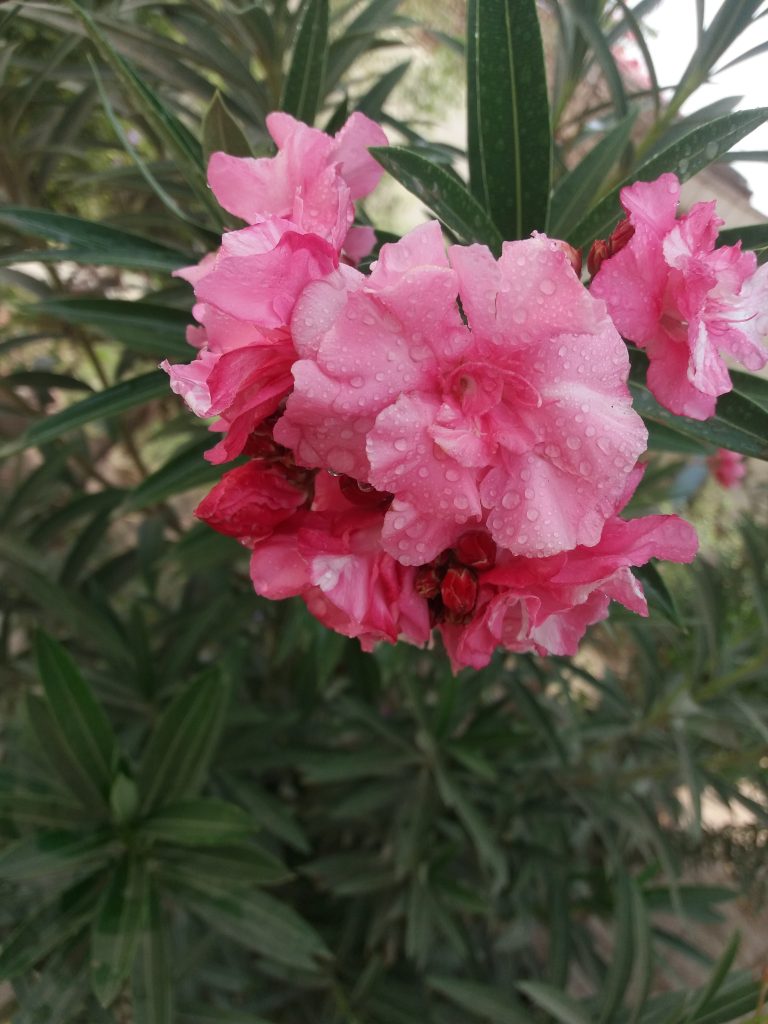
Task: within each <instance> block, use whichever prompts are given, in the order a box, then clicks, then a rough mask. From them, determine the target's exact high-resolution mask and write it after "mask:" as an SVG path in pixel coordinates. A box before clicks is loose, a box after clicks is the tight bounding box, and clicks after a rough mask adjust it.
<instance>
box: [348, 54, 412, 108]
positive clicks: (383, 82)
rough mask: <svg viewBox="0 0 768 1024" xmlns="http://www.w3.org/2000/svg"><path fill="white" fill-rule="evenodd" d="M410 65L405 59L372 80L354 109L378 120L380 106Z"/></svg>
mask: <svg viewBox="0 0 768 1024" xmlns="http://www.w3.org/2000/svg"><path fill="white" fill-rule="evenodd" d="M410 66H411V62H410V61H409V60H406V61H404V62H403V63H402V64H396V65H395V67H393V68H390V70H389V71H387V72H386V73H385V74H383V75H382V76H381V78H379V79H378V80H377V81H376V82H374V84H373V85H372V86H371V88H370V89H369V90H368V92H366V93H365V94H364V95H363V96H361V97H360V99H359V100H358V101H357V103H356V104H355V110H359V111H360V112H361V113H363V114H365V115H366V117H371V118H373V119H374V120H375V121H377V120H379V118H380V117H381V110H382V107H383V106H384V104H385V103H386V102H387V100H388V99H389V96H390V94H391V93H392V91H393V90H394V88H395V87H396V86H397V85H398V83H399V82H400V80H401V79H402V77H403V75H404V74H405V73H406V71H407V70H408V68H409V67H410Z"/></svg>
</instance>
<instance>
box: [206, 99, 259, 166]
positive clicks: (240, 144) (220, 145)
mask: <svg viewBox="0 0 768 1024" xmlns="http://www.w3.org/2000/svg"><path fill="white" fill-rule="evenodd" d="M219 152H220V153H229V155H230V156H253V150H252V149H251V144H250V142H249V141H248V139H247V137H246V134H245V132H244V131H243V129H242V128H241V126H240V123H239V121H237V119H236V118H235V116H234V115H233V114H232V113H231V112H230V110H229V108H228V107H227V105H226V103H225V102H224V98H223V96H222V95H221V93H220V92H219V90H218V89H217V90H216V92H215V93H214V94H213V99H212V100H211V102H210V104H209V106H208V109H207V110H206V112H205V114H204V116H203V156H204V158H205V162H206V164H207V163H208V161H209V160H210V158H211V153H219Z"/></svg>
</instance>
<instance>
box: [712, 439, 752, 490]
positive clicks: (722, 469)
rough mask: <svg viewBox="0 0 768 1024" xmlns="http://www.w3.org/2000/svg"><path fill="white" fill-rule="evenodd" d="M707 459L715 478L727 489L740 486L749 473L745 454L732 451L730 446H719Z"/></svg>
mask: <svg viewBox="0 0 768 1024" xmlns="http://www.w3.org/2000/svg"><path fill="white" fill-rule="evenodd" d="M707 461H708V463H709V469H710V472H711V473H712V475H713V476H714V478H715V480H717V482H718V483H719V484H720V486H721V487H725V488H726V489H730V488H732V487H739V486H740V485H741V481H742V480H743V479H744V477H745V476H746V475H747V467H746V465H745V463H744V456H743V455H740V454H739V453H738V452H732V451H730V450H729V449H728V448H718V449H717V451H716V452H715V454H714V455H712V456H710V458H709V459H708V460H707Z"/></svg>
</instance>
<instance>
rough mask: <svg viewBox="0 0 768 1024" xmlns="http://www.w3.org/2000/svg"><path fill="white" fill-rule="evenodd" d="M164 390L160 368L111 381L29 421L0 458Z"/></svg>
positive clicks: (165, 380)
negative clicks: (42, 417)
mask: <svg viewBox="0 0 768 1024" xmlns="http://www.w3.org/2000/svg"><path fill="white" fill-rule="evenodd" d="M167 394H168V377H167V376H166V375H165V374H164V373H163V372H162V371H160V370H153V371H152V372H151V373H145V374H144V375H143V376H141V377H133V378H131V379H130V380H124V381H121V382H120V383H119V384H113V385H112V387H109V388H105V389H104V390H103V391H99V392H97V393H96V394H95V395H92V396H90V397H89V398H85V399H83V401H82V402H77V403H76V404H75V405H70V406H69V407H68V408H66V409H62V410H61V412H57V413H54V414H53V415H52V416H48V417H46V419H44V420H40V422H38V423H35V424H33V425H32V426H31V427H30V428H29V429H28V430H27V431H26V432H25V433H23V434H22V435H21V437H18V438H16V439H15V440H13V441H9V442H8V443H7V444H4V445H2V446H1V447H0V459H6V458H8V456H10V455H16V454H17V453H18V452H23V451H24V450H25V449H26V448H31V447H33V446H34V445H37V446H41V445H44V444H48V443H49V442H50V441H54V440H55V439H56V438H57V437H61V436H62V435H63V434H68V433H69V432H70V431H71V430H75V429H76V428H77V427H82V426H85V424H86V423H93V421H94V420H103V419H112V418H113V417H114V416H118V415H119V414H120V413H121V412H125V411H126V409H133V408H134V407H135V406H137V405H144V404H145V403H146V402H150V401H151V400H152V399H153V398H161V397H163V396H165V395H167Z"/></svg>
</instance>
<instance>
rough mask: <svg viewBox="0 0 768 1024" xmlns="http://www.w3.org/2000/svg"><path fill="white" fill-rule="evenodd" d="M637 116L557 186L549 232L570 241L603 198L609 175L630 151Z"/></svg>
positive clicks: (623, 123)
mask: <svg viewBox="0 0 768 1024" xmlns="http://www.w3.org/2000/svg"><path fill="white" fill-rule="evenodd" d="M636 117H637V112H636V111H632V113H631V114H629V115H628V116H627V117H625V118H624V120H623V121H620V122H619V123H618V124H617V125H616V126H615V127H614V128H612V129H611V130H610V131H609V132H608V133H607V134H606V136H605V137H604V138H603V139H601V140H600V142H598V143H597V145H596V146H594V147H593V148H592V149H591V150H590V151H589V153H587V155H586V156H585V157H584V159H583V160H581V161H580V162H579V163H578V164H577V165H576V166H575V167H574V168H573V170H572V171H569V172H568V174H566V175H565V176H564V177H563V178H561V180H560V181H559V182H558V184H557V188H556V189H555V191H554V192H553V194H552V204H551V207H550V211H549V229H548V230H549V232H550V234H551V235H552V236H553V237H555V238H567V237H568V235H569V233H570V231H571V229H572V228H573V227H574V226H575V225H576V223H577V222H578V220H579V218H580V217H582V216H583V214H584V210H588V209H589V207H590V204H591V203H592V202H593V201H594V199H595V197H596V196H597V195H599V194H600V191H601V190H602V188H603V187H604V184H605V182H606V181H607V180H608V175H609V173H610V171H611V169H612V167H613V165H614V164H615V163H616V161H617V160H618V159H619V157H620V156H621V154H622V153H623V152H624V150H625V149H626V147H627V143H628V142H629V138H630V135H631V134H632V127H633V125H634V123H635V119H636Z"/></svg>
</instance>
